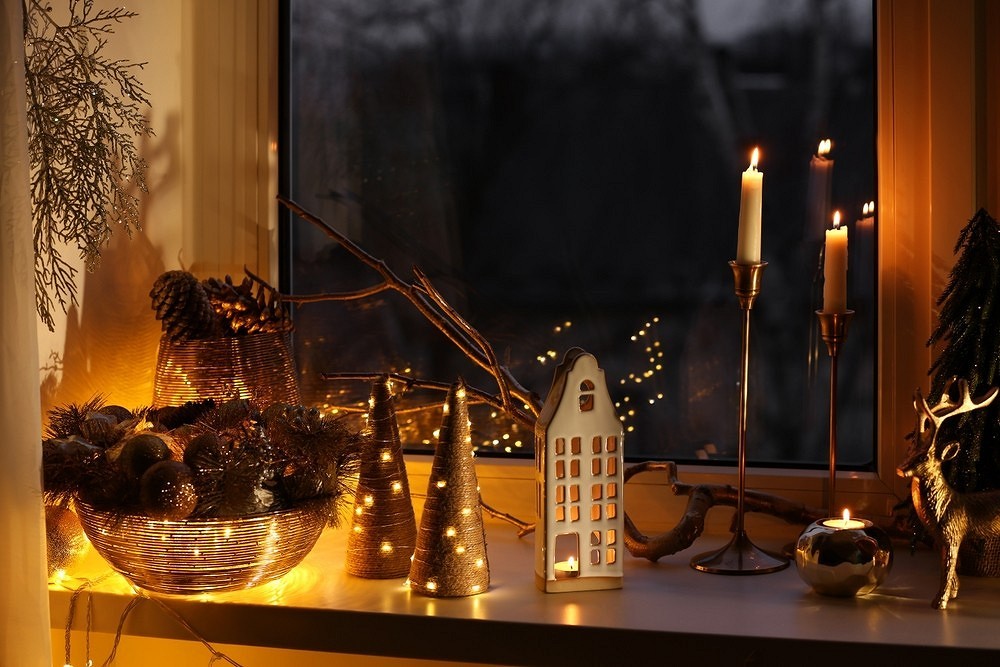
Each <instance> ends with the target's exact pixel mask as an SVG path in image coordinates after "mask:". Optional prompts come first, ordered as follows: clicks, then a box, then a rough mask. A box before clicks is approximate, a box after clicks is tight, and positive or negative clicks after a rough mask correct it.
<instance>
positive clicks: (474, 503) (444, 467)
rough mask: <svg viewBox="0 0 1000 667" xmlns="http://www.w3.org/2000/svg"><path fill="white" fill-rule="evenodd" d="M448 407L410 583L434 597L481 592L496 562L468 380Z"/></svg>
mask: <svg viewBox="0 0 1000 667" xmlns="http://www.w3.org/2000/svg"><path fill="white" fill-rule="evenodd" d="M443 410H444V416H443V418H442V422H441V430H440V434H439V436H438V444H437V448H436V449H435V452H434V463H433V464H432V465H431V477H430V480H429V481H428V483H427V500H426V502H425V503H424V512H423V515H422V516H421V517H420V531H419V533H418V534H417V549H416V552H415V553H414V555H413V564H412V566H411V567H410V579H409V583H410V588H411V589H412V590H414V591H417V592H418V593H423V594H424V595H429V596H433V597H461V596H465V595H476V594H477V593H485V592H486V589H488V588H489V586H490V566H489V562H488V561H487V559H486V534H485V532H484V530H483V515H482V510H481V509H480V506H479V482H478V480H477V479H476V467H475V461H474V459H473V452H472V434H471V429H470V425H469V407H468V402H467V398H466V388H465V383H464V382H462V381H461V380H459V381H458V382H456V383H455V384H453V385H452V386H451V389H450V390H449V391H448V397H447V398H446V399H445V403H444V408H443Z"/></svg>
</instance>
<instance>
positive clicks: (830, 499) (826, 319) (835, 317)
mask: <svg viewBox="0 0 1000 667" xmlns="http://www.w3.org/2000/svg"><path fill="white" fill-rule="evenodd" d="M853 316H854V311H853V310H845V311H844V312H842V313H826V312H823V311H822V310H817V311H816V317H817V318H819V335H820V337H821V338H822V339H823V342H824V343H826V351H827V352H828V353H829V354H830V483H829V486H828V487H827V496H826V503H827V510H828V511H829V512H830V516H833V515H834V514H833V512H834V511H835V510H836V505H835V501H836V499H837V356H838V355H839V354H840V347H841V346H842V345H843V344H844V341H845V340H847V326H848V325H849V324H850V323H851V317H853Z"/></svg>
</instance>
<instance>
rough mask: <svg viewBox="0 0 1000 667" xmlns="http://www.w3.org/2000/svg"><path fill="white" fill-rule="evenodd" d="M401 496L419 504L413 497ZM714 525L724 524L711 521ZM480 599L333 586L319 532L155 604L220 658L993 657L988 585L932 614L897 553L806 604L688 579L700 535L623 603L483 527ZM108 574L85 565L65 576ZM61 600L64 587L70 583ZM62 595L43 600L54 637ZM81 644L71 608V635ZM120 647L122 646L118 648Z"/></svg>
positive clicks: (787, 588)
mask: <svg viewBox="0 0 1000 667" xmlns="http://www.w3.org/2000/svg"><path fill="white" fill-rule="evenodd" d="M414 488H419V486H415V487H414ZM716 513H718V514H720V515H723V518H727V517H728V516H729V512H728V511H726V510H719V511H717V512H716ZM747 530H748V532H749V534H750V536H751V538H752V539H753V540H754V541H755V542H756V543H757V544H759V545H760V546H762V547H764V548H768V549H772V550H777V549H780V548H781V547H782V546H783V545H785V544H788V543H790V542H791V541H793V540H794V539H795V537H796V536H797V533H798V530H799V527H797V526H788V525H785V524H782V523H780V522H775V521H771V520H769V519H768V518H767V517H759V516H756V515H748V520H747ZM487 532H488V546H489V561H490V573H491V587H490V590H489V592H487V593H485V594H483V595H478V596H473V597H468V598H457V599H434V598H427V597H423V596H420V595H417V594H412V593H410V592H409V590H408V589H406V588H405V587H404V586H403V585H402V581H401V580H398V579H394V580H364V579H358V578H355V577H352V576H349V575H347V574H346V573H345V572H344V570H343V563H344V554H345V543H346V531H345V530H344V529H339V530H327V531H326V532H325V533H324V535H323V537H322V538H321V539H320V541H319V543H318V544H317V546H316V548H315V549H314V550H313V551H312V552H311V553H310V554H309V555H308V556H307V558H306V559H305V561H304V562H303V563H302V564H301V565H300V566H299V567H298V568H296V569H295V570H293V571H292V572H291V573H290V574H289V575H288V576H286V577H285V578H283V579H282V580H279V581H277V582H272V583H270V584H267V585H264V586H261V587H258V588H256V589H252V590H249V591H243V592H237V593H226V594H212V595H203V596H193V597H171V596H165V597H163V598H162V599H164V600H165V601H166V602H167V604H169V605H170V606H171V607H172V608H173V609H175V610H176V611H177V612H178V613H179V614H181V615H182V616H183V617H184V618H185V619H186V620H187V621H188V622H189V623H190V624H191V625H192V626H193V627H195V628H197V629H198V631H199V632H200V633H202V634H203V635H204V637H205V638H206V639H207V640H209V641H211V642H216V643H221V644H238V645H251V646H262V647H272V648H281V649H298V650H305V651H319V652H324V653H325V652H330V653H338V654H361V655H368V656H385V657H388V658H411V659H425V660H430V659H435V660H453V661H463V662H468V663H485V664H573V662H579V663H580V664H622V663H623V661H624V660H627V659H638V658H640V657H641V656H652V657H658V658H662V659H663V660H665V661H669V662H674V661H678V660H698V661H700V662H701V663H702V664H748V663H747V661H748V660H751V659H752V660H753V662H754V664H761V665H765V664H766V665H782V664H799V663H802V664H807V663H811V664H817V665H820V664H830V663H833V664H846V663H844V662H843V661H845V660H855V659H858V658H863V659H865V661H866V662H868V664H876V663H875V662H873V661H874V660H881V661H883V662H882V664H930V663H931V661H933V660H935V659H938V660H939V659H941V658H943V657H947V658H948V659H949V661H950V660H952V659H955V658H963V657H978V656H979V654H980V653H982V652H985V651H998V650H1000V635H998V634H997V632H996V627H997V623H998V621H1000V603H998V600H1000V579H978V578H973V577H964V578H963V579H962V596H961V597H960V598H958V600H956V601H954V602H953V603H952V604H951V605H950V606H949V609H948V610H947V611H944V612H941V611H936V610H934V609H932V608H931V606H930V600H931V597H932V596H933V595H934V593H935V592H936V590H937V579H938V565H937V557H936V555H935V554H933V553H931V552H930V551H927V550H923V551H919V552H918V553H917V554H916V555H914V556H911V555H910V554H909V552H908V549H907V548H906V545H904V544H898V543H897V544H896V554H895V564H894V566H893V569H892V571H891V572H890V574H889V576H888V577H887V579H886V581H885V582H884V583H883V585H882V586H881V587H880V588H879V589H877V590H876V591H875V593H873V594H871V595H869V596H866V597H862V598H849V599H837V598H826V597H821V596H818V595H816V594H815V593H813V592H812V591H811V590H810V589H809V588H808V587H807V586H806V585H805V584H804V583H803V582H802V581H801V579H800V578H799V576H798V574H797V572H796V570H795V566H794V564H793V565H792V566H791V567H789V568H788V569H786V570H783V571H781V572H777V573H773V574H767V575H756V576H735V577H734V576H719V575H712V574H706V573H702V572H697V571H695V570H693V569H691V568H690V567H689V566H688V561H689V560H690V559H691V557H692V556H693V555H695V554H697V553H701V552H702V551H707V550H711V549H713V548H714V547H716V546H721V545H722V544H723V543H724V542H725V540H726V535H725V532H724V531H718V530H715V531H713V532H712V533H710V534H706V535H704V536H702V537H701V538H699V539H698V541H697V542H696V543H695V545H694V546H693V547H692V548H690V549H688V550H687V551H685V552H682V553H680V554H675V555H673V556H667V557H665V558H663V559H661V561H660V562H659V563H655V564H654V563H650V562H648V561H645V560H640V559H636V558H632V557H631V556H627V557H626V560H625V587H624V589H622V590H614V591H601V592H586V593H559V594H545V593H541V592H539V591H538V590H536V588H535V585H534V572H533V545H534V540H533V538H532V537H531V536H528V537H525V538H522V539H518V538H517V537H516V534H515V531H514V529H513V528H512V527H511V526H509V525H507V524H504V523H499V522H496V521H492V520H491V521H488V522H487ZM107 571H108V568H107V565H105V564H104V562H103V560H101V559H100V557H98V556H97V555H96V554H94V553H93V552H91V554H90V555H89V556H88V557H87V558H86V559H85V561H84V562H83V563H82V564H81V565H80V566H78V567H76V568H74V570H73V572H71V573H70V574H71V575H72V576H74V577H87V578H91V579H94V578H97V577H99V576H101V575H102V574H105V573H106V572H107ZM67 585H69V586H72V585H73V583H72V581H68V582H67ZM92 591H93V592H94V617H93V627H92V631H93V632H104V633H114V632H115V629H116V627H117V624H118V620H119V617H120V615H121V613H122V611H123V610H124V608H125V606H126V604H128V602H129V599H130V597H131V591H130V589H129V587H128V585H127V584H126V582H125V581H124V579H122V578H121V577H120V576H118V575H114V576H112V577H109V578H107V579H104V580H103V581H102V582H101V583H99V584H98V585H96V586H95V587H94V588H93V589H92ZM71 597H72V594H71V592H70V591H69V590H67V589H66V588H63V587H60V586H56V585H52V586H51V587H50V603H51V607H52V627H53V630H54V631H56V630H61V629H62V628H63V625H64V623H65V620H66V617H67V612H68V608H69V603H70V599H71ZM73 627H74V628H75V629H77V630H83V629H84V627H85V626H84V613H83V612H82V610H81V609H80V608H79V607H78V611H77V618H76V620H75V623H74V626H73ZM124 632H125V634H126V635H131V636H143V637H155V638H162V639H191V636H190V635H188V634H187V633H186V632H185V631H184V630H183V629H181V628H180V627H179V626H178V625H177V624H176V623H175V622H174V621H173V620H172V619H170V618H169V617H167V616H166V615H165V614H164V612H163V611H162V610H160V609H158V608H157V607H156V606H155V605H152V604H149V603H145V604H142V605H140V606H139V607H138V608H136V609H135V610H134V611H133V612H132V614H131V615H130V616H129V619H128V621H127V622H126V623H125V626H124ZM123 641H124V642H127V641H128V638H127V637H126V638H125V639H124V640H123Z"/></svg>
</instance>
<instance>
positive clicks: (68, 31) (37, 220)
mask: <svg viewBox="0 0 1000 667" xmlns="http://www.w3.org/2000/svg"><path fill="white" fill-rule="evenodd" d="M68 16H69V18H68V19H67V23H66V24H65V25H63V24H60V23H58V22H57V21H56V20H55V19H54V18H53V16H52V7H51V5H50V4H48V3H44V4H43V3H42V2H40V1H39V0H25V4H24V50H25V82H26V86H27V106H28V110H27V112H28V155H29V160H30V166H31V201H32V205H33V218H34V246H35V247H34V250H35V305H36V308H37V310H38V315H39V317H41V319H42V321H43V322H44V323H45V325H46V326H47V327H48V328H49V329H50V330H51V329H52V328H53V327H54V321H53V310H54V307H55V304H56V303H58V304H59V306H60V307H61V308H62V310H63V311H64V312H65V310H66V308H67V306H68V305H69V304H70V303H74V304H75V303H76V302H77V301H76V290H77V288H76V270H75V269H74V268H73V266H72V265H71V264H70V262H69V261H67V260H66V258H65V257H64V256H63V255H62V252H63V250H61V249H60V248H61V247H62V246H63V245H64V244H65V245H69V246H71V247H72V246H75V247H76V249H77V250H78V251H79V253H80V257H81V258H83V260H84V264H85V266H86V269H87V270H88V271H92V270H93V269H94V268H95V267H96V266H97V265H98V263H99V262H100V253H101V248H102V247H103V246H104V245H105V244H106V243H107V242H108V240H109V239H110V238H111V233H112V230H113V225H120V226H121V227H122V228H124V230H125V231H126V232H127V233H128V234H130V235H131V233H132V230H134V229H139V222H140V221H139V199H138V196H137V193H138V192H145V191H146V183H145V171H146V163H145V161H144V160H143V159H142V158H141V157H140V156H139V153H138V151H137V150H136V146H135V144H134V143H133V142H134V139H135V138H136V137H142V136H152V134H153V131H152V129H151V128H150V127H149V125H148V123H147V121H146V117H145V115H144V113H143V107H145V106H148V105H149V100H148V99H147V94H146V91H145V89H144V88H143V87H142V84H141V83H140V82H139V80H138V79H137V78H136V71H137V70H141V69H142V68H143V66H144V65H145V63H132V62H129V61H127V60H121V59H118V60H109V59H107V58H106V57H105V56H104V54H103V50H104V47H105V46H106V45H107V36H108V35H110V34H112V33H113V32H114V31H113V29H112V28H113V27H114V25H115V24H119V23H121V22H122V21H124V20H126V19H130V18H132V17H134V16H136V13H135V12H131V11H128V10H126V9H123V8H120V7H116V8H113V9H100V10H97V11H95V10H94V3H93V0H82V2H81V0H69V2H68Z"/></svg>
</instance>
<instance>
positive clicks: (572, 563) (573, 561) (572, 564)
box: [566, 556, 576, 569]
mask: <svg viewBox="0 0 1000 667" xmlns="http://www.w3.org/2000/svg"><path fill="white" fill-rule="evenodd" d="M566 562H567V563H569V567H570V569H573V568H574V567H576V559H575V558H573V557H572V556H570V557H569V558H567V559H566Z"/></svg>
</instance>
